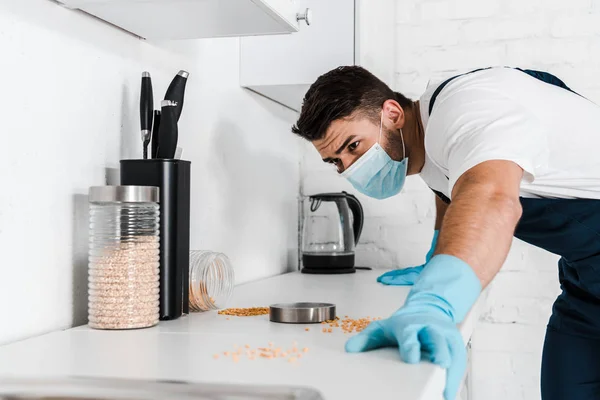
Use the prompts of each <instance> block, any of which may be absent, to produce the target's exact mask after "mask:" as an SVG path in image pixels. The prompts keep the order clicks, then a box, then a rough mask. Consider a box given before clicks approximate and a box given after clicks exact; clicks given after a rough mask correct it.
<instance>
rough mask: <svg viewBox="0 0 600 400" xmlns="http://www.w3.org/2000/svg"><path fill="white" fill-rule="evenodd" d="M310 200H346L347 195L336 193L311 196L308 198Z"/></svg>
mask: <svg viewBox="0 0 600 400" xmlns="http://www.w3.org/2000/svg"><path fill="white" fill-rule="evenodd" d="M308 197H309V198H310V199H315V200H322V201H335V200H336V199H340V198H344V199H345V198H347V197H348V193H346V192H337V193H319V194H313V195H312V196H308Z"/></svg>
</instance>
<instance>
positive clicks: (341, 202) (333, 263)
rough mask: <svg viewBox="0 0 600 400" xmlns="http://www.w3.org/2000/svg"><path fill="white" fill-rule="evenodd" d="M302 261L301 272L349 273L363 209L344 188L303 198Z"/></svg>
mask: <svg viewBox="0 0 600 400" xmlns="http://www.w3.org/2000/svg"><path fill="white" fill-rule="evenodd" d="M303 206H304V228H303V232H302V264H303V269H302V272H304V273H321V274H335V273H350V272H355V269H354V260H355V256H354V249H355V247H356V244H357V243H358V240H359V238H360V234H361V231H362V226H363V220H364V217H363V209H362V206H361V204H360V202H359V201H358V199H357V198H356V197H354V196H353V195H351V194H348V193H346V192H341V193H322V194H317V195H313V196H309V197H307V198H305V199H304V205H303Z"/></svg>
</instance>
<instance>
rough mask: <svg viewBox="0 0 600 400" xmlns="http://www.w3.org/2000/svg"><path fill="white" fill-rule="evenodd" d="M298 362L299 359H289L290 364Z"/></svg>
mask: <svg viewBox="0 0 600 400" xmlns="http://www.w3.org/2000/svg"><path fill="white" fill-rule="evenodd" d="M296 361H297V358H296V357H290V358H289V359H288V362H291V363H295V362H296Z"/></svg>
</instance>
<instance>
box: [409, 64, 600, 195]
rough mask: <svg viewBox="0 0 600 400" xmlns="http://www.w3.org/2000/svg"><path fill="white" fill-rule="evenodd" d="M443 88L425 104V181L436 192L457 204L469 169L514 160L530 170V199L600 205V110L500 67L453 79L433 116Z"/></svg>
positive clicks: (525, 187)
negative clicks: (456, 192) (459, 184)
mask: <svg viewBox="0 0 600 400" xmlns="http://www.w3.org/2000/svg"><path fill="white" fill-rule="evenodd" d="M440 83H441V82H440ZM567 84H568V83H567ZM438 86H439V83H437V84H432V85H430V86H429V87H428V88H427V90H426V91H425V93H424V94H423V96H421V98H420V107H421V118H422V121H423V125H424V128H425V152H426V161H425V165H424V167H423V170H422V171H421V174H420V175H421V178H423V180H424V181H425V182H426V183H427V184H428V185H429V186H430V187H431V188H432V189H435V190H437V191H439V192H441V193H443V194H445V195H446V196H447V197H448V198H451V194H452V188H453V187H454V185H455V183H456V181H457V180H458V178H460V176H461V175H462V174H464V173H465V172H466V171H467V170H469V169H470V168H472V167H474V166H476V165H478V164H480V163H482V162H484V161H489V160H510V161H513V162H515V163H516V164H518V165H519V166H521V168H523V170H524V171H525V173H524V178H523V180H522V182H521V196H523V197H544V198H588V199H600V106H598V105H596V104H594V103H592V102H591V101H589V100H587V99H585V98H583V97H581V96H578V95H577V94H574V93H572V92H570V91H568V90H565V89H563V88H560V87H557V86H554V85H551V84H548V83H545V82H543V81H540V80H538V79H536V78H534V77H531V76H529V75H527V74H526V73H524V72H522V71H519V70H515V69H512V68H504V67H496V68H491V69H487V70H482V71H478V72H474V73H471V74H467V75H464V76H461V77H458V78H456V79H454V80H452V81H451V82H450V83H448V84H447V85H446V87H444V89H443V90H442V91H441V92H440V94H439V95H438V97H437V99H436V101H435V105H434V108H433V111H432V113H431V116H429V112H428V109H429V100H430V99H431V96H432V94H433V92H434V91H435V89H436V88H437V87H438Z"/></svg>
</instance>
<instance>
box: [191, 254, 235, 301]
mask: <svg viewBox="0 0 600 400" xmlns="http://www.w3.org/2000/svg"><path fill="white" fill-rule="evenodd" d="M234 283H235V276H234V273H233V266H232V265H231V261H230V260H229V258H228V257H227V256H226V255H225V254H223V253H219V252H215V251H205V250H194V251H190V310H191V311H211V310H219V309H221V308H224V307H225V305H226V304H227V302H228V301H229V298H230V297H231V293H232V292H233V286H234Z"/></svg>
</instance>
